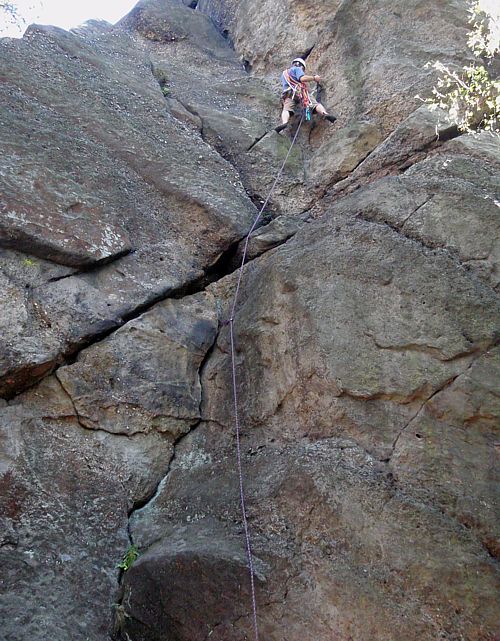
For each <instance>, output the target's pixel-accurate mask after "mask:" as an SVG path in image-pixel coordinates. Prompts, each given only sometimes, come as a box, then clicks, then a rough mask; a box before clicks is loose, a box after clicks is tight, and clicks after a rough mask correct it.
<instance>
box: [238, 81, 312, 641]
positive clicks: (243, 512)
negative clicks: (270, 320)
mask: <svg viewBox="0 0 500 641" xmlns="http://www.w3.org/2000/svg"><path fill="white" fill-rule="evenodd" d="M306 91H307V90H306ZM304 117H305V113H304V112H303V113H302V117H301V119H300V122H299V125H298V127H297V131H296V132H295V135H294V137H293V140H292V143H291V145H290V148H289V149H288V152H287V154H286V156H285V159H284V161H283V163H282V165H281V167H280V169H279V171H278V173H277V175H276V178H275V179H274V182H273V185H272V187H271V189H270V191H269V194H268V196H267V198H266V200H265V201H264V204H263V205H262V207H261V208H260V211H259V213H258V214H257V216H256V217H255V220H254V221H253V224H252V226H251V228H250V231H249V232H248V233H247V235H246V238H245V245H244V248H243V256H242V259H241V264H240V268H239V273H238V281H237V283H236V289H235V292H234V298H233V303H232V306H231V314H230V317H229V320H228V321H227V324H228V325H229V336H230V342H231V378H232V387H233V406H234V425H235V436H236V460H237V467H238V480H239V490H240V507H241V515H242V520H243V530H244V533H245V545H246V554H247V562H248V571H249V574H250V593H251V599H252V619H253V629H254V638H255V641H259V627H258V623H257V602H256V598H255V569H254V564H253V556H252V545H251V540H250V531H249V528H248V517H247V508H246V500H245V488H244V483H243V466H242V461H241V430H240V419H239V412H238V391H237V385H236V350H235V346H234V344H235V341H234V318H235V314H236V305H237V303H238V295H239V292H240V285H241V278H242V275H243V267H244V266H245V260H246V257H247V251H248V243H249V241H250V236H251V234H252V232H253V231H254V229H255V227H256V226H257V223H258V222H259V220H260V217H261V216H262V212H263V211H264V209H265V207H266V206H267V204H268V202H269V200H270V198H271V195H272V193H273V191H274V189H275V187H276V185H277V184H278V180H279V179H280V177H281V174H282V173H283V169H284V168H285V164H286V161H287V160H288V157H289V156H290V153H291V151H292V148H293V146H294V144H295V141H296V140H297V135H298V133H299V130H300V127H301V125H302V123H303V121H304Z"/></svg>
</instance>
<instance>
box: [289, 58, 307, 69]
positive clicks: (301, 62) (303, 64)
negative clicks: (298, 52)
mask: <svg viewBox="0 0 500 641" xmlns="http://www.w3.org/2000/svg"><path fill="white" fill-rule="evenodd" d="M297 63H298V64H299V65H300V66H301V67H302V69H303V70H304V71H305V70H306V61H305V60H303V59H302V58H295V59H294V60H292V65H293V66H296V65H297Z"/></svg>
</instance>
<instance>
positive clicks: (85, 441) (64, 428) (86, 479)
mask: <svg viewBox="0 0 500 641" xmlns="http://www.w3.org/2000/svg"><path fill="white" fill-rule="evenodd" d="M0 441H1V450H0V452H1V453H0V487H1V490H2V491H1V493H0V494H1V498H0V515H1V516H0V520H1V525H0V532H1V535H0V537H1V539H0V557H1V563H2V577H1V580H0V593H1V598H0V611H1V617H0V618H1V621H2V624H1V627H2V636H3V637H4V638H6V639H11V640H12V641H19V640H23V641H24V640H25V639H47V638H51V639H68V638H71V639H75V640H76V639H78V640H82V641H83V639H89V638H90V639H104V638H107V637H108V633H109V632H110V630H111V619H112V617H113V604H114V603H115V601H116V585H117V579H118V567H117V566H118V563H119V562H120V561H121V558H122V556H123V555H124V554H125V552H126V550H127V548H128V547H129V545H130V543H129V538H128V533H127V515H128V511H129V510H130V509H131V508H132V506H133V505H134V504H135V503H136V502H140V501H144V500H145V499H146V498H148V497H149V496H150V495H151V494H152V492H153V491H154V480H153V479H154V477H155V475H157V476H158V475H161V474H162V473H164V471H165V469H166V467H167V465H168V462H169V460H170V457H171V455H172V447H171V444H170V443H169V442H168V441H166V440H165V439H164V438H162V437H161V436H160V435H158V434H153V435H147V436H145V435H137V436H135V437H132V438H127V437H125V436H120V437H118V436H111V435H110V434H107V433H106V432H102V431H101V432H95V431H90V430H86V429H83V427H81V426H80V425H79V423H78V420H77V417H76V415H75V411H74V409H73V406H72V404H71V402H70V400H69V398H68V396H67V394H66V393H65V392H64V390H63V389H62V387H61V386H60V384H59V383H58V382H57V380H56V379H55V378H54V377H51V378H50V379H46V381H44V382H43V383H42V384H41V385H40V386H39V387H37V388H34V389H33V390H32V391H30V392H29V393H27V394H26V395H25V396H24V397H23V398H22V399H21V398H19V399H18V403H17V404H14V405H11V406H10V407H6V408H2V409H1V410H0Z"/></svg>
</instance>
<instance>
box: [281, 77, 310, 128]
mask: <svg viewBox="0 0 500 641" xmlns="http://www.w3.org/2000/svg"><path fill="white" fill-rule="evenodd" d="M283 78H284V79H285V82H286V84H287V85H288V86H289V89H288V91H291V92H292V100H295V98H296V97H297V99H298V100H299V101H300V104H301V105H302V108H303V110H304V113H305V117H306V120H311V99H310V97H309V92H308V91H307V87H306V86H305V84H304V83H303V82H300V81H297V80H294V79H293V78H292V77H291V75H290V74H289V73H288V70H287V69H285V71H283ZM288 91H286V92H285V93H288Z"/></svg>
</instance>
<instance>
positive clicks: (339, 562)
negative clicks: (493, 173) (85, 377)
mask: <svg viewBox="0 0 500 641" xmlns="http://www.w3.org/2000/svg"><path fill="white" fill-rule="evenodd" d="M355 211H356V210H354V212H355ZM351 215H352V214H351ZM349 218H350V217H349V216H347V215H346V212H343V214H339V213H337V212H335V211H334V210H332V211H330V212H326V214H325V215H324V216H323V217H322V218H321V219H319V220H317V221H314V222H311V223H310V224H308V225H306V226H305V227H303V228H301V229H299V230H298V231H297V233H296V234H295V235H294V237H293V239H291V240H289V241H288V242H287V243H286V244H284V245H283V246H281V247H279V248H278V249H276V250H275V251H273V252H268V253H267V254H266V255H265V256H263V257H261V258H259V259H257V260H255V261H254V263H252V266H251V267H250V266H249V268H248V270H247V272H246V275H245V278H244V281H243V283H244V284H243V290H242V292H241V304H240V305H239V309H238V312H237V317H236V338H237V344H236V348H237V380H238V387H239V389H238V395H239V399H240V412H241V416H240V420H241V424H242V425H243V426H244V437H243V438H244V440H243V452H244V464H245V479H246V483H247V494H248V501H249V512H250V523H251V527H252V532H253V534H254V537H255V538H254V542H253V545H254V553H255V556H256V560H257V562H258V563H261V564H263V566H262V567H263V568H264V574H263V577H262V579H264V581H262V579H261V581H258V606H259V616H260V622H261V626H262V634H263V635H264V636H265V637H266V638H281V635H282V634H283V629H284V628H286V634H287V638H288V639H290V640H292V639H297V640H298V639H304V638H305V639H315V638H316V639H317V638H328V637H330V636H332V635H334V634H338V635H340V638H349V635H350V636H351V638H353V639H364V638H367V637H369V638H372V639H380V640H382V639H404V640H408V641H410V640H411V641H417V640H421V639H429V640H430V639H434V638H435V634H438V635H439V634H449V635H452V636H453V635H457V634H461V635H463V638H464V639H468V640H470V641H472V640H473V639H483V640H485V641H486V640H487V639H488V640H491V639H493V638H494V637H493V634H494V632H493V631H494V627H495V614H494V612H495V597H494V588H493V586H494V583H495V581H496V580H497V578H498V577H497V568H496V563H495V561H494V560H493V558H492V556H494V555H495V554H497V548H496V546H497V543H496V541H497V540H498V535H499V532H498V527H497V524H496V522H495V514H496V513H497V511H498V503H497V497H496V496H495V492H494V486H495V482H498V479H497V480H496V481H495V475H494V471H493V469H494V467H493V465H494V463H493V461H494V456H495V451H494V449H495V439H496V438H497V427H496V426H497V424H498V403H497V399H496V397H495V394H494V392H493V391H492V388H491V380H492V379H493V380H494V379H495V378H496V376H497V375H498V372H497V367H498V365H497V362H496V358H495V352H494V351H493V348H494V345H495V343H496V341H497V336H498V330H499V318H500V303H499V300H498V297H497V295H496V294H495V292H494V290H492V289H491V287H490V286H489V285H488V284H486V283H484V282H483V281H482V280H481V278H478V277H477V276H476V275H475V274H474V273H473V272H470V271H467V269H465V268H464V267H463V266H461V265H460V263H459V262H458V261H457V260H456V258H455V257H453V255H451V254H450V253H448V252H447V251H445V250H442V249H429V248H426V247H425V246H424V245H422V244H421V243H419V242H416V241H415V240H412V239H409V238H406V237H405V236H404V235H402V234H400V233H398V232H397V231H395V230H393V229H391V228H390V227H389V226H387V225H385V224H380V223H374V222H366V221H363V220H349ZM234 284H235V276H233V277H231V278H230V279H226V280H225V281H221V282H220V283H218V284H217V285H216V286H214V287H213V290H214V293H215V294H216V295H217V296H218V297H220V299H221V301H224V302H225V305H227V308H229V306H230V304H231V299H232V295H233V292H234ZM228 313H229V310H228V309H226V310H224V309H223V310H222V313H221V318H222V319H223V318H224V317H225V316H227V314H228ZM228 341H229V336H228V329H227V328H223V329H222V330H221V333H220V335H219V339H218V342H217V346H216V349H215V351H214V352H213V354H212V356H211V357H210V358H209V360H208V362H207V365H206V367H205V369H204V376H203V381H204V401H203V420H204V423H202V425H201V426H200V427H198V428H197V429H196V430H195V431H194V432H192V433H191V434H190V435H189V436H188V437H186V438H185V439H184V440H183V442H182V444H181V445H180V446H179V447H178V448H177V450H176V459H175V461H174V462H173V464H172V466H171V468H170V472H169V474H168V475H167V477H166V478H165V480H164V482H163V483H162V486H161V489H160V491H159V493H158V494H157V495H156V496H155V497H154V499H153V500H152V501H151V502H150V503H148V504H147V505H146V506H145V507H144V508H142V509H141V510H140V511H137V512H135V513H134V514H133V516H132V519H131V533H132V537H133V539H134V541H136V543H137V544H138V545H139V546H140V547H141V548H142V549H144V550H145V555H144V565H143V566H142V567H141V566H139V565H138V566H137V568H136V571H135V572H134V573H131V574H130V575H128V576H127V577H126V580H125V583H124V587H123V590H124V591H123V601H122V602H123V603H127V608H128V609H127V611H128V612H129V614H130V618H128V619H126V621H125V623H124V631H125V632H126V633H127V634H130V635H131V638H137V639H146V638H147V637H146V636H144V634H145V633H144V630H145V629H147V626H150V625H152V626H153V627H155V629H158V627H157V625H159V629H160V630H162V633H163V634H164V635H165V636H161V635H160V636H158V638H166V639H170V638H172V639H173V638H177V639H186V640H187V639H193V638H194V639H200V641H201V639H204V638H206V637H207V635H208V634H210V637H211V638H212V637H213V638H215V639H221V640H222V639H227V638H237V639H240V638H241V639H244V638H245V635H249V634H251V618H250V616H247V617H243V618H242V617H241V614H240V611H239V610H238V608H239V600H237V601H231V602H229V603H227V602H224V604H222V602H221V608H223V611H222V612H221V613H220V615H219V624H218V626H216V627H213V624H212V623H211V621H212V619H211V616H210V611H211V608H212V604H211V600H210V599H211V597H210V595H209V594H205V593H204V592H203V594H202V595H201V596H200V597H199V598H198V599H197V601H196V605H195V608H194V610H193V607H194V606H193V604H192V601H191V600H190V593H189V594H181V596H179V592H181V591H182V587H181V585H178V584H177V581H180V582H181V583H182V581H183V580H182V579H180V578H179V575H177V574H176V573H173V572H172V571H171V570H170V571H169V569H168V568H170V567H172V566H173V565H174V564H175V562H174V559H176V560H177V565H176V566H175V567H184V564H185V563H187V564H188V565H189V567H191V568H192V569H191V570H190V572H197V573H198V574H199V575H200V577H204V576H205V575H206V576H210V575H211V572H212V569H213V565H212V560H211V558H212V555H216V556H217V554H218V550H223V549H225V546H226V545H227V543H224V542H228V541H231V540H232V538H233V537H234V536H235V535H237V533H238V532H239V531H240V533H241V525H240V517H239V513H238V482H237V473H236V461H235V459H234V454H231V452H232V450H233V443H232V436H231V434H232V430H233V417H232V407H231V366H230V362H229V353H230V349H229V344H228ZM465 430H466V432H465ZM470 443H474V444H475V446H474V448H472V449H471V448H470V445H469V444H470ZM479 460H481V461H482V463H481V464H480V463H479ZM452 462H453V463H452ZM477 466H484V467H482V469H481V472H480V473H477V474H476V475H475V476H473V475H472V470H474V469H476V467H477ZM443 467H445V468H446V470H447V472H446V475H443V473H442V471H441V470H442V469H443ZM214 519H215V525H214ZM195 526H196V527H195ZM187 527H188V528H189V531H191V528H195V531H198V532H204V531H206V529H207V528H208V530H209V531H211V532H212V533H213V534H212V536H213V540H214V545H213V550H212V552H211V553H210V554H209V553H208V552H207V553H206V554H204V555H202V556H200V554H199V553H198V552H197V551H196V549H191V548H189V550H186V549H184V548H182V549H181V548H179V547H178V546H177V547H176V548H175V550H172V548H171V544H170V543H169V542H171V541H172V540H176V539H177V537H180V538H181V539H182V540H189V539H190V537H191V536H195V535H193V534H187V533H186V530H185V528H187ZM196 528H197V529H196ZM221 529H222V533H221ZM184 537H187V538H186V539H185V538H184ZM450 541H452V542H453V543H452V544H451V545H450ZM172 555H173V557H172ZM217 558H218V559H219V561H218V562H220V556H218V557H217ZM153 568H156V570H155V569H153ZM195 568H196V569H195ZM228 571H229V569H228ZM169 572H170V574H169ZM161 576H165V577H167V576H169V577H170V580H171V581H173V582H174V586H175V587H174V588H173V587H170V588H169V590H171V592H169V593H168V594H165V597H164V598H163V599H162V600H159V601H158V602H157V603H156V605H155V604H154V603H153V604H152V603H151V602H150V601H148V604H147V607H146V605H145V604H144V602H143V599H142V597H140V596H134V595H138V594H140V593H142V591H143V590H146V591H151V590H153V589H154V586H155V585H159V583H158V582H159V581H160V578H159V577H161ZM180 576H182V577H183V576H184V570H183V571H182V572H181V575H180ZM237 576H238V574H237V573H236V574H235V575H234V578H233V579H231V580H232V581H233V580H236V577H237ZM165 580H167V579H166V578H165ZM189 581H192V578H190V579H189V580H188V584H189ZM471 581H472V583H471ZM160 582H161V581H160ZM201 585H203V579H200V586H201ZM139 586H140V587H139ZM215 589H219V587H216V588H215ZM173 593H175V594H176V597H175V598H174V597H173V596H172V595H173ZM304 603H307V607H304ZM178 611H181V612H186V611H187V612H191V617H195V620H199V619H200V617H201V620H203V621H205V623H206V625H207V626H208V627H207V628H206V629H205V628H203V627H200V628H199V629H197V631H196V632H193V630H192V628H191V627H190V624H189V621H190V618H191V617H190V616H188V615H187V614H183V615H182V618H181V619H176V618H175V613H176V612H178ZM200 611H201V612H202V613H204V615H203V616H201V615H200ZM170 618H174V619H175V620H176V627H175V630H176V632H175V635H174V636H170V632H169V627H168V625H167V623H166V621H168V620H170ZM137 620H139V621H141V625H142V626H143V627H141V625H139V624H138V623H137ZM158 621H161V623H158ZM154 622H157V624H155V623H154ZM144 626H145V627H144ZM163 631H164V632H163ZM124 638H126V636H125V637H124Z"/></svg>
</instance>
